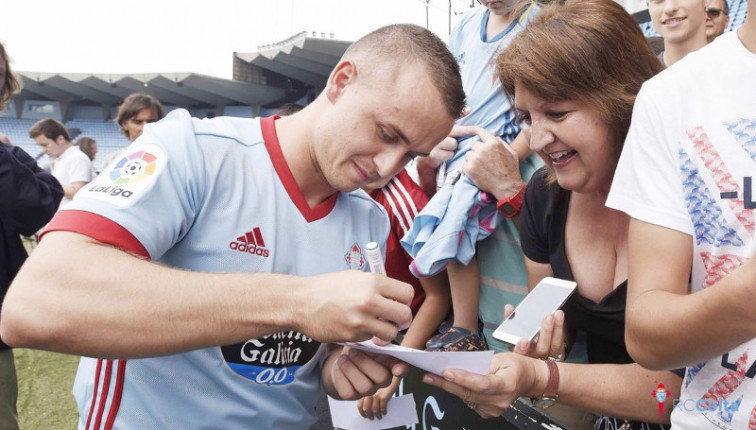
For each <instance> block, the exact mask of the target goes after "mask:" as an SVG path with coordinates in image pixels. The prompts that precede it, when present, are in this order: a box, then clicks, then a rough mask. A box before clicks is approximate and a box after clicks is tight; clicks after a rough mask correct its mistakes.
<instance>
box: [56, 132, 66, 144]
mask: <svg viewBox="0 0 756 430" xmlns="http://www.w3.org/2000/svg"><path fill="white" fill-rule="evenodd" d="M66 142H68V141H67V140H66V138H65V136H63V135H62V134H59V135H58V137H56V138H55V143H57V144H58V145H63V144H64V143H66Z"/></svg>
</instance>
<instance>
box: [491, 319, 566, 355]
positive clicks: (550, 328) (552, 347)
mask: <svg viewBox="0 0 756 430" xmlns="http://www.w3.org/2000/svg"><path fill="white" fill-rule="evenodd" d="M514 309H515V308H514V306H512V305H505V306H504V319H507V318H508V317H509V315H510V314H511V313H512V312H513V311H514ZM565 345H566V344H565V332H564V312H562V311H561V310H559V311H556V312H555V313H554V314H553V315H552V314H548V315H546V316H545V317H543V321H542V322H541V330H540V331H539V332H538V336H536V338H535V339H534V340H533V341H532V342H528V340H527V339H520V341H519V342H517V345H515V347H514V349H513V350H512V352H515V353H517V354H520V355H525V356H528V357H533V358H540V359H544V360H545V359H549V358H550V359H552V360H556V361H563V360H564V358H565V355H566V351H565Z"/></svg>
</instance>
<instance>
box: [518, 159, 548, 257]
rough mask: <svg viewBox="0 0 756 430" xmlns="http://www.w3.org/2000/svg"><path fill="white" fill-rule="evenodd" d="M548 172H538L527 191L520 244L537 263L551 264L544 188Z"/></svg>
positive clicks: (521, 215) (544, 170)
mask: <svg viewBox="0 0 756 430" xmlns="http://www.w3.org/2000/svg"><path fill="white" fill-rule="evenodd" d="M547 173H548V170H546V168H545V167H543V168H541V169H540V170H538V171H537V172H536V173H535V174H534V175H533V177H532V178H531V180H530V182H529V183H528V186H527V188H526V189H525V199H524V200H523V202H522V210H521V211H520V244H521V246H522V252H523V254H525V256H526V257H528V258H529V259H531V260H533V261H535V262H537V263H548V262H549V240H548V224H547V214H546V213H545V212H546V207H545V205H543V204H542V203H544V202H545V200H546V197H545V196H544V191H545V189H544V187H545V181H546V175H547Z"/></svg>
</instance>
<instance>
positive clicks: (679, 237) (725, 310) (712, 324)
mask: <svg viewBox="0 0 756 430" xmlns="http://www.w3.org/2000/svg"><path fill="white" fill-rule="evenodd" d="M629 235H630V236H629V241H628V246H629V251H628V252H629V267H628V271H629V273H628V291H627V326H626V331H625V341H626V343H627V350H628V352H629V353H630V355H631V356H632V357H633V359H634V360H635V361H637V362H638V363H640V364H641V365H643V366H645V367H648V368H652V369H665V368H666V369H670V368H675V367H683V366H686V365H690V364H695V363H700V362H701V361H704V360H706V359H710V358H712V357H716V356H718V355H720V354H723V353H725V352H727V351H729V350H731V349H732V348H733V347H735V346H737V345H740V344H742V343H743V342H745V341H748V340H750V339H753V338H754V337H756V312H754V309H753V303H754V301H755V300H756V282H754V280H756V262H754V261H753V260H754V259H751V260H749V262H747V263H745V264H744V265H743V266H741V267H740V268H739V269H736V270H734V271H733V272H731V273H730V274H728V275H727V276H725V277H724V278H722V279H721V280H720V281H719V282H716V283H715V284H713V285H711V286H709V287H708V288H706V289H703V290H701V291H698V292H696V293H693V294H690V293H689V286H688V283H689V279H690V271H691V263H692V260H691V258H692V257H693V255H692V247H693V242H692V240H693V239H692V238H691V236H689V235H687V234H684V233H681V232H679V231H676V230H672V229H668V228H665V227H660V226H657V225H654V224H649V223H646V222H643V221H639V220H636V219H632V220H631V221H630V233H629ZM702 339H705V340H706V341H705V342H702V341H701V340H702Z"/></svg>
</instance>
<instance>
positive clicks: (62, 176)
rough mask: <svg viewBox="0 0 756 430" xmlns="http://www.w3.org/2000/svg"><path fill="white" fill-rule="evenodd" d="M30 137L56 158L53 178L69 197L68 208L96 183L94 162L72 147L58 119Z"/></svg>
mask: <svg viewBox="0 0 756 430" xmlns="http://www.w3.org/2000/svg"><path fill="white" fill-rule="evenodd" d="M29 137H31V138H32V139H34V141H35V142H37V145H39V146H40V147H41V148H42V152H44V153H45V154H47V155H48V156H50V157H52V158H53V163H52V175H53V176H55V179H57V180H58V182H60V184H61V185H62V186H63V192H64V193H65V195H64V197H63V200H62V201H61V202H60V207H63V206H65V205H67V204H68V203H69V202H71V199H73V196H74V195H75V194H76V192H77V191H79V190H80V189H81V187H83V186H84V185H86V184H88V183H89V181H91V180H92V160H90V159H89V157H88V156H87V155H86V154H84V153H83V152H81V151H80V150H79V148H78V147H76V146H74V145H73V144H72V143H71V138H70V137H69V134H68V130H66V127H65V126H64V125H63V124H61V123H60V122H58V121H56V120H54V119H50V118H47V119H41V120H39V121H37V122H36V123H35V124H34V125H33V126H32V127H31V129H30V130H29Z"/></svg>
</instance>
